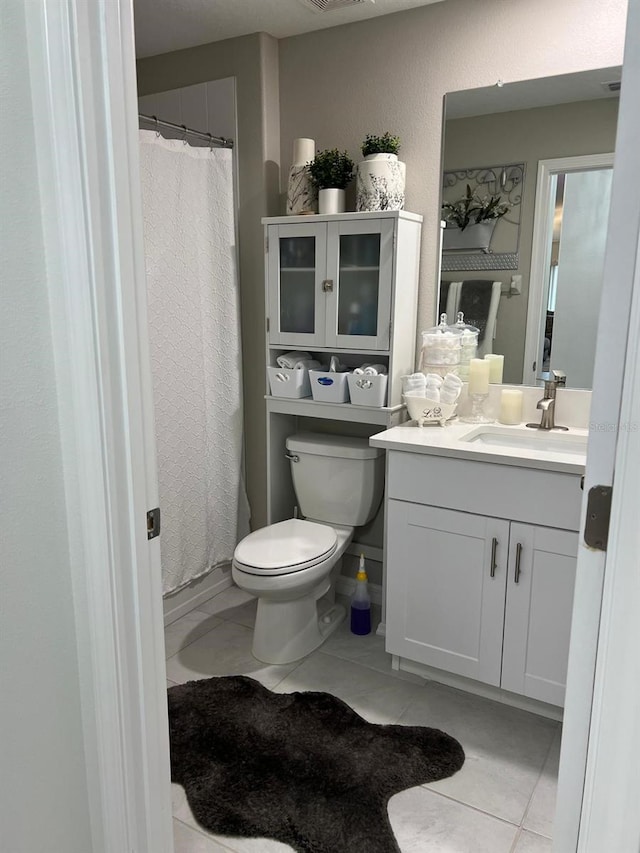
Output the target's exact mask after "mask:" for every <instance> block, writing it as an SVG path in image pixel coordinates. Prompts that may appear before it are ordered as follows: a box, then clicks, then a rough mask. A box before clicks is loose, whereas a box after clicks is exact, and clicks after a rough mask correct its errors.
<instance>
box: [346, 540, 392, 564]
mask: <svg viewBox="0 0 640 853" xmlns="http://www.w3.org/2000/svg"><path fill="white" fill-rule="evenodd" d="M345 554H351V555H352V556H354V557H359V556H360V554H364V557H365V560H374V561H375V562H376V563H381V562H382V560H383V552H382V548H378V547H377V546H376V545H362V544H360V543H359V542H352V543H351V544H350V545H349V546H348V547H347V548H346V550H345Z"/></svg>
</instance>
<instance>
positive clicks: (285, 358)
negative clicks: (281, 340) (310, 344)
mask: <svg viewBox="0 0 640 853" xmlns="http://www.w3.org/2000/svg"><path fill="white" fill-rule="evenodd" d="M301 361H312V358H311V353H309V352H297V351H295V350H294V351H293V352H285V353H284V354H283V355H279V356H278V357H277V359H276V362H277V364H278V367H288V368H289V369H291V368H293V367H297V365H298V363H299V362H301Z"/></svg>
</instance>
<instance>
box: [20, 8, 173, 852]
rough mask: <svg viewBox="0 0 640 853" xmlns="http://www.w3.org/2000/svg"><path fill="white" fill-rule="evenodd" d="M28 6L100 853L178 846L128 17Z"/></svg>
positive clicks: (127, 13) (126, 11)
mask: <svg viewBox="0 0 640 853" xmlns="http://www.w3.org/2000/svg"><path fill="white" fill-rule="evenodd" d="M25 9H26V24H27V39H28V44H29V62H30V73H31V80H32V101H33V106H32V111H33V114H34V123H35V127H36V132H37V138H38V171H39V183H40V192H41V198H42V205H43V214H44V215H43V220H44V222H45V233H44V238H45V245H46V253H47V277H48V286H49V290H50V302H51V313H52V327H53V345H54V354H55V361H56V382H57V390H58V394H59V400H60V418H61V424H60V427H61V436H62V444H63V448H62V450H63V461H64V475H65V498H66V503H67V517H68V518H69V519H71V522H72V523H71V525H70V528H69V541H70V553H71V562H72V576H73V587H74V610H75V618H76V631H77V639H78V659H79V669H80V680H81V704H82V717H83V733H82V735H83V741H84V752H85V760H86V769H87V788H88V792H89V807H90V812H91V814H90V820H91V831H92V850H93V853H123V851H125V850H126V851H128V853H149V851H153V853H172V850H173V839H172V826H171V793H170V771H169V760H168V756H169V752H168V731H167V710H166V682H165V678H166V676H165V667H164V641H163V624H162V594H161V586H160V571H159V556H160V552H159V541H158V540H157V539H156V540H154V541H153V542H148V541H147V536H146V510H147V509H148V508H150V507H152V506H155V505H157V483H156V468H155V454H154V437H153V436H154V429H153V415H152V408H151V405H150V399H149V391H150V387H151V386H150V382H148V364H147V357H148V348H147V342H146V308H145V298H144V294H145V286H144V254H143V245H142V216H141V202H140V194H139V191H138V189H137V188H138V187H139V175H138V135H137V104H136V76H135V61H134V49H133V19H132V11H131V7H130V4H129V2H127V0H94V2H92V3H86V2H85V0H34V2H31V3H25ZM27 108H28V107H27V105H25V109H27Z"/></svg>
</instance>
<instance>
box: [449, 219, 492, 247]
mask: <svg viewBox="0 0 640 853" xmlns="http://www.w3.org/2000/svg"><path fill="white" fill-rule="evenodd" d="M497 224H498V220H497V219H492V220H490V221H489V222H480V223H479V224H477V225H467V227H466V228H465V229H464V231H461V230H460V229H459V228H455V227H454V228H449V227H447V228H445V229H444V232H443V234H442V248H443V249H445V250H446V249H488V248H489V246H490V245H491V238H492V237H493V232H494V229H495V227H496V225H497Z"/></svg>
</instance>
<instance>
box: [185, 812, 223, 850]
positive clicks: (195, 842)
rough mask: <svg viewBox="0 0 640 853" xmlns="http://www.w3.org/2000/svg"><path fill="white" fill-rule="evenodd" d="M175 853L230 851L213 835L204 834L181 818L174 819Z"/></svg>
mask: <svg viewBox="0 0 640 853" xmlns="http://www.w3.org/2000/svg"><path fill="white" fill-rule="evenodd" d="M173 844H174V853H229V848H228V847H223V846H222V845H221V844H219V843H218V842H217V841H216V840H215V839H214V838H213V837H211V836H209V837H207V836H204V835H202V834H201V833H200V832H198V831H197V830H195V829H192V828H191V827H190V826H186V825H185V824H184V823H182V822H181V821H179V820H175V819H174V821H173Z"/></svg>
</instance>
